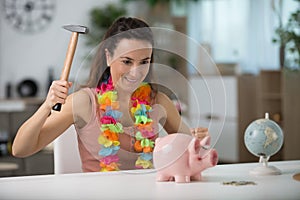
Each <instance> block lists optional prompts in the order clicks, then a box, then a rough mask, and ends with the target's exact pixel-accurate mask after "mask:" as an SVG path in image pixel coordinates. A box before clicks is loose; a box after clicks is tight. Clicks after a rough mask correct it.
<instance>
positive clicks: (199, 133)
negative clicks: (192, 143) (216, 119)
mask: <svg viewBox="0 0 300 200" xmlns="http://www.w3.org/2000/svg"><path fill="white" fill-rule="evenodd" d="M191 133H192V135H193V136H195V137H197V138H198V139H203V138H204V137H206V136H207V135H208V128H204V127H198V128H191Z"/></svg>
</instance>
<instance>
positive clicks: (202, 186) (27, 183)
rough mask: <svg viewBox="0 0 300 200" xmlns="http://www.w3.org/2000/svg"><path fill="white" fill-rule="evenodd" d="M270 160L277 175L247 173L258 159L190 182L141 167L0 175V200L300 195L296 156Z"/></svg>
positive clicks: (299, 164)
mask: <svg viewBox="0 0 300 200" xmlns="http://www.w3.org/2000/svg"><path fill="white" fill-rule="evenodd" d="M270 164H271V165H274V166H276V167H278V168H279V169H280V170H281V171H282V174H281V175H276V176H260V177H255V176H251V175H250V174H249V170H250V169H253V168H254V167H255V166H257V163H247V164H233V165H218V166H216V167H214V168H210V169H208V170H206V171H204V173H203V181H201V182H191V183H174V182H156V181H155V176H156V174H155V173H154V172H152V173H145V171H141V170H134V171H123V172H112V173H99V172H96V173H82V174H63V175H42V176H27V177H11V178H0V199H6V200H9V199H32V200H33V199H172V200H175V199H300V181H296V180H294V179H293V178H292V177H293V175H294V174H295V173H299V172H300V161H283V162H271V163H270ZM146 171H147V170H146ZM147 172H149V171H147ZM224 181H254V182H255V183H256V185H246V186H232V185H223V184H222V183H223V182H224Z"/></svg>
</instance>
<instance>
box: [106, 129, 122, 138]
mask: <svg viewBox="0 0 300 200" xmlns="http://www.w3.org/2000/svg"><path fill="white" fill-rule="evenodd" d="M103 135H104V136H106V137H107V139H109V140H111V141H118V140H119V136H118V134H117V133H115V132H112V131H110V130H109V129H107V130H105V131H104V132H103Z"/></svg>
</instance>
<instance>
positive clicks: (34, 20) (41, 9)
mask: <svg viewBox="0 0 300 200" xmlns="http://www.w3.org/2000/svg"><path fill="white" fill-rule="evenodd" d="M3 10H4V12H3V13H4V15H5V19H6V20H7V21H8V23H9V24H10V25H11V26H13V27H14V28H15V29H17V30H18V31H21V32H29V33H33V32H38V31H41V30H43V29H45V28H46V27H47V25H49V23H50V22H51V21H52V19H53V17H54V13H55V0H3Z"/></svg>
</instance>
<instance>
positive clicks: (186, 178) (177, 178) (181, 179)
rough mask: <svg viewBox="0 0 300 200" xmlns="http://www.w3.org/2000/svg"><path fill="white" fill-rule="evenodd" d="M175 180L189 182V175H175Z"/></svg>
mask: <svg viewBox="0 0 300 200" xmlns="http://www.w3.org/2000/svg"><path fill="white" fill-rule="evenodd" d="M174 178H175V182H176V183H189V182H191V177H190V176H184V175H175V176H174Z"/></svg>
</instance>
